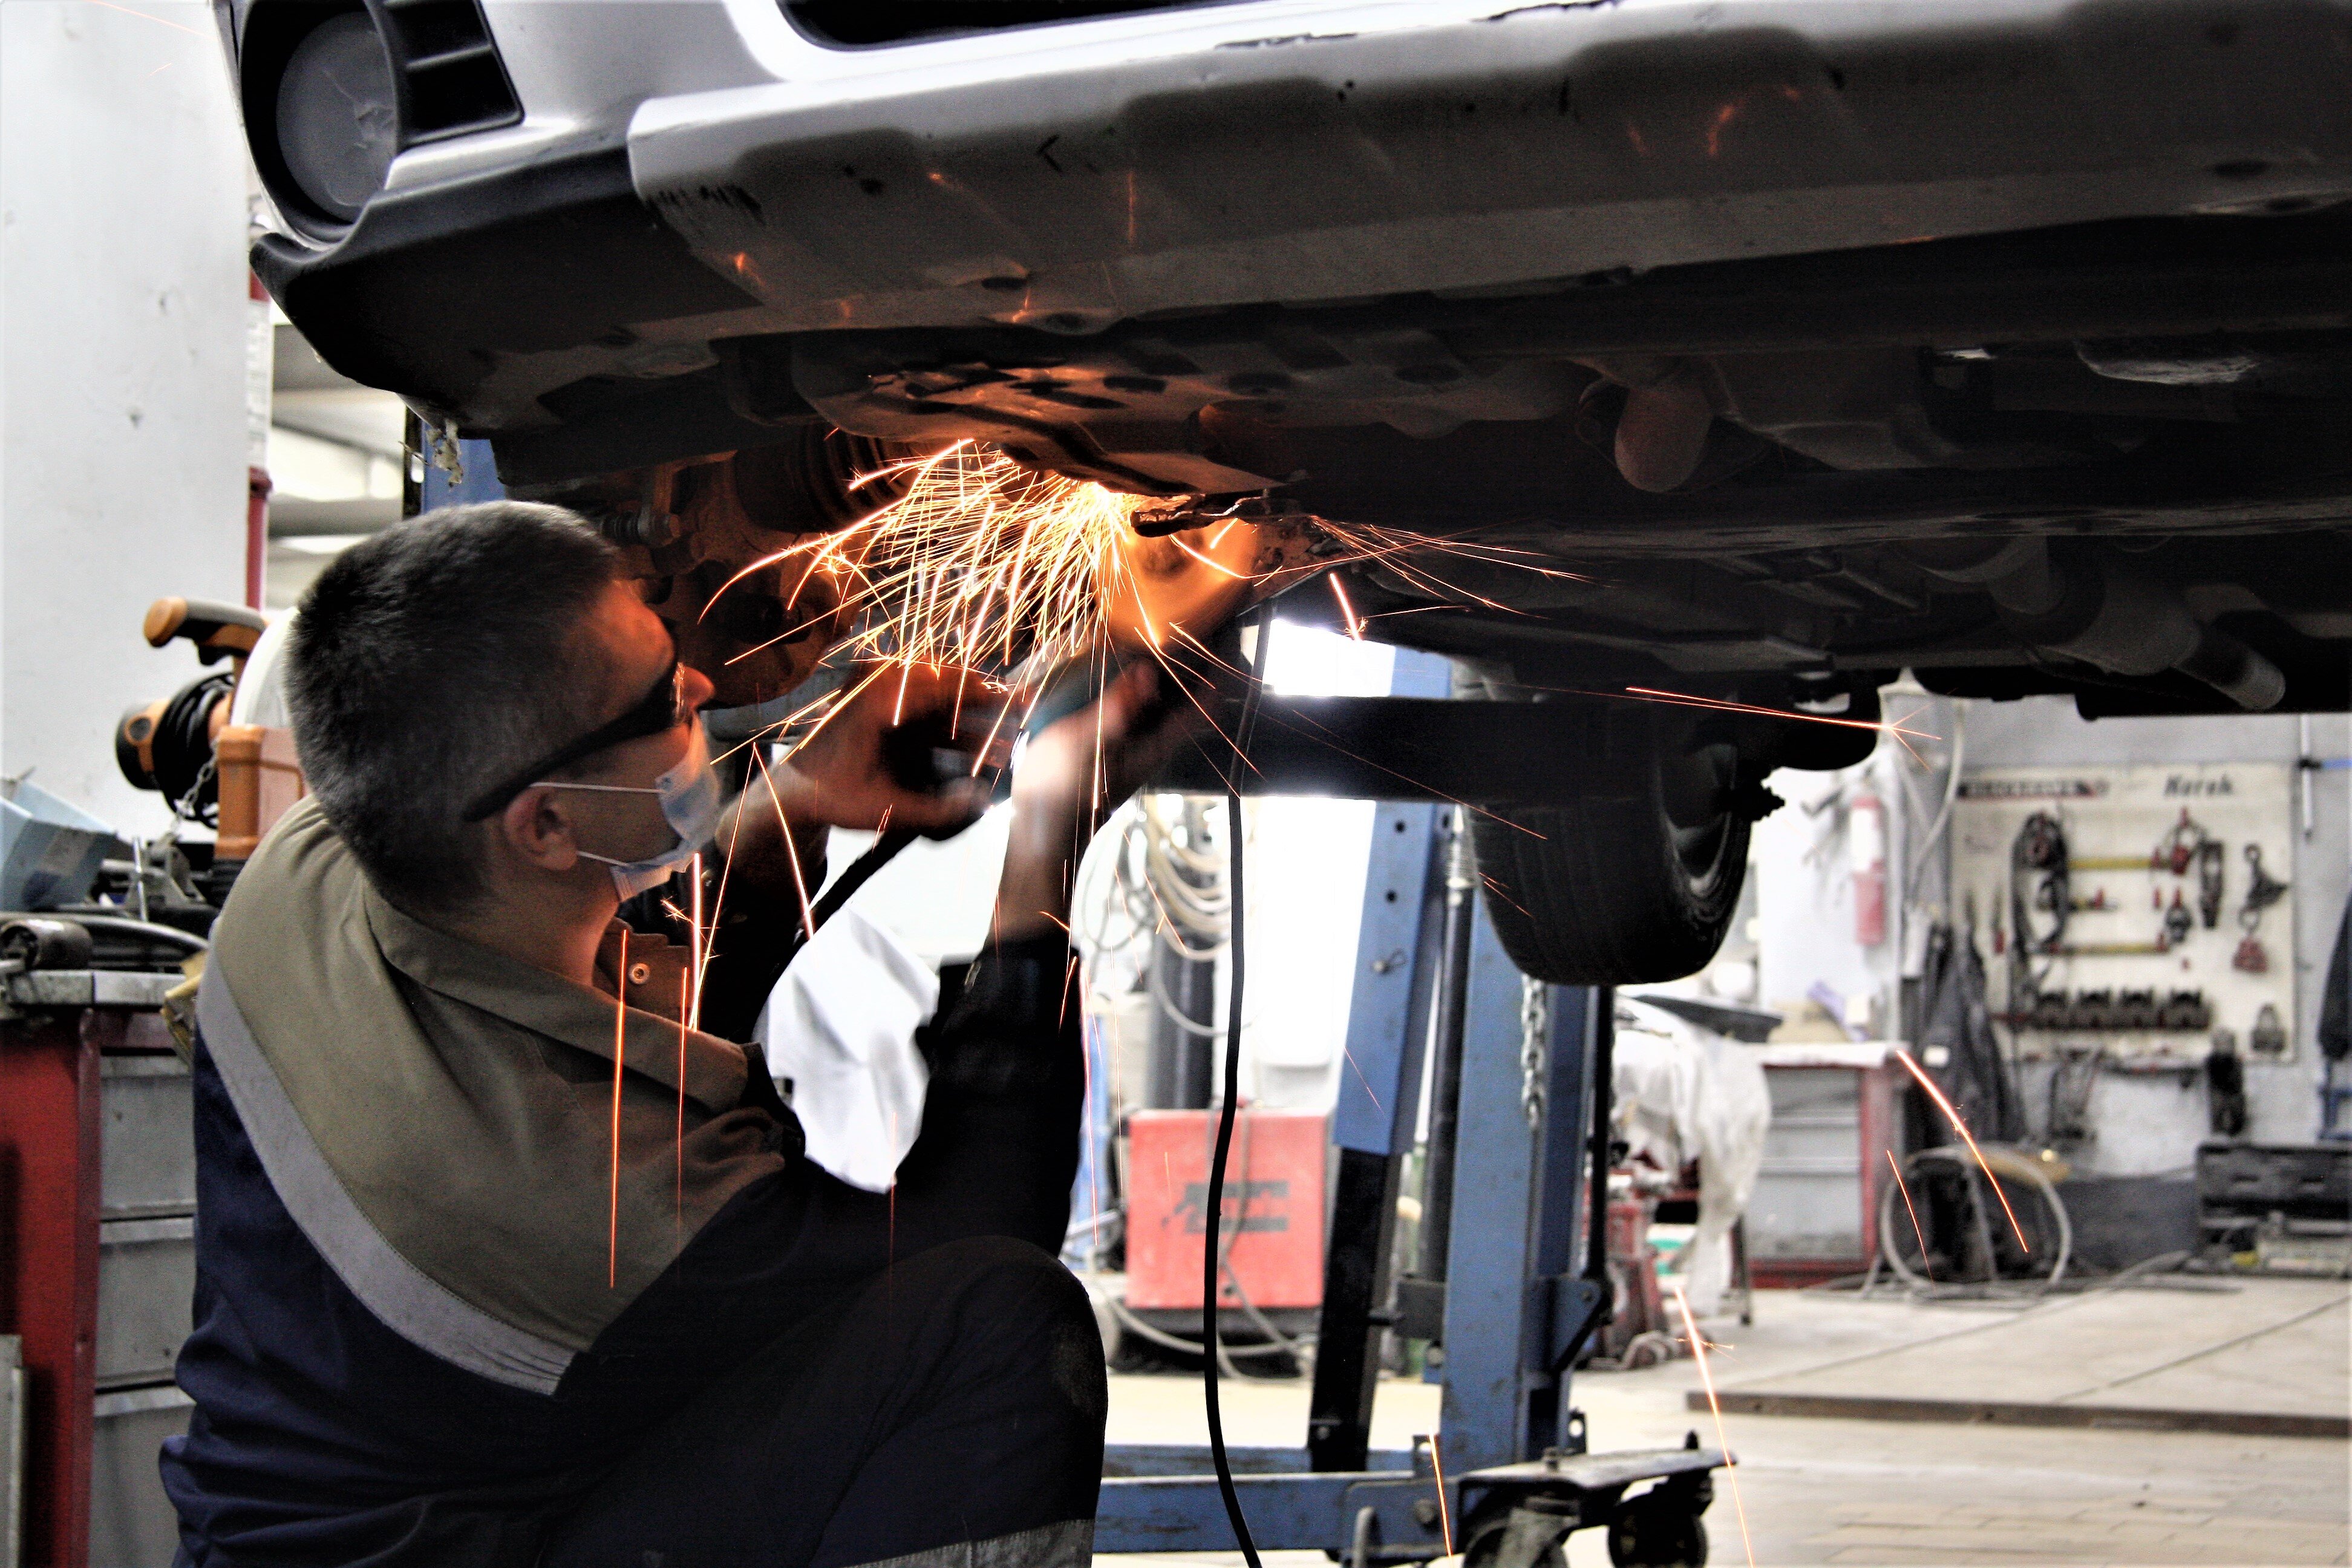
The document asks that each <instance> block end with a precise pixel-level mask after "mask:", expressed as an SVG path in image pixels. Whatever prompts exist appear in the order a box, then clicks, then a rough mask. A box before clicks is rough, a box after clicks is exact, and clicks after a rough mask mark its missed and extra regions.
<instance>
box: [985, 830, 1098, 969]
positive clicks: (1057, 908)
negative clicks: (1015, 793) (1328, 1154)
mask: <svg viewBox="0 0 2352 1568" xmlns="http://www.w3.org/2000/svg"><path fill="white" fill-rule="evenodd" d="M1086 838H1087V835H1085V834H1084V833H1082V831H1081V829H1080V828H1079V826H1078V825H1077V824H1076V822H1074V821H1072V820H1071V819H1070V818H1069V817H1068V816H1066V814H1064V813H1060V812H1056V811H1053V810H1050V809H1047V808H1044V807H1037V806H1029V805H1020V804H1017V803H1016V805H1014V807H1013V832H1012V836H1011V837H1010V839H1009V840H1008V841H1007V843H1006V844H1005V847H1004V871H1003V876H1002V877H1001V878H1000V879H999V880H998V882H997V887H996V919H995V921H994V923H993V925H992V927H991V934H992V937H993V939H994V940H995V941H997V942H1023V941H1026V940H1027V939H1029V938H1031V937H1036V936H1043V935H1045V933H1046V932H1048V931H1068V930H1069V929H1070V884H1071V882H1072V881H1074V880H1075V879H1076V877H1077V868H1078V861H1079V858H1081V857H1082V856H1083V855H1084V854H1085V853H1086Z"/></svg>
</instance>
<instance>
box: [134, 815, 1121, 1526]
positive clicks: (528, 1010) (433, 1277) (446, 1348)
mask: <svg viewBox="0 0 2352 1568" xmlns="http://www.w3.org/2000/svg"><path fill="white" fill-rule="evenodd" d="M1072 968H1073V966H1072V964H1071V963H1070V954H1069V950H1068V947H1067V945H1066V942H1064V941H1063V940H1062V939H1061V938H1060V937H1059V936H1058V935H1056V936H1055V937H1053V938H1051V939H1049V940H1047V939H1040V940H1032V941H1027V942H1014V943H1007V944H1004V945H1002V946H999V947H996V948H993V949H992V950H990V951H989V952H987V953H985V954H983V955H982V959H981V961H980V962H979V963H976V964H975V965H974V966H973V969H972V972H971V976H970V978H969V980H968V982H967V983H966V984H963V985H962V986H961V989H960V990H958V991H956V992H954V993H953V994H950V995H949V996H948V997H946V998H945V999H943V1001H942V1003H941V1007H940V1014H939V1015H938V1016H937V1017H936V1018H935V1019H934V1020H933V1022H932V1023H931V1024H930V1025H929V1026H927V1027H926V1029H925V1030H924V1032H923V1036H922V1037H921V1041H920V1043H921V1045H922V1047H923V1049H924V1051H925V1054H926V1055H927V1056H928V1058H929V1062H930V1070H931V1083H930V1089H929V1097H928V1100H927V1102H926V1107H925V1110H924V1115H923V1125H922V1131H921V1133H920V1135H919V1138H918V1139H917V1140H916V1142H915V1144H914V1147H913V1148H912V1150H911V1151H910V1152H908V1156H907V1158H906V1160H905V1161H904V1162H903V1163H901V1164H900V1166H899V1169H898V1187H897V1188H896V1189H895V1191H893V1192H891V1193H888V1194H875V1193H868V1192H864V1191H860V1190H859V1189H857V1188H855V1187H851V1186H849V1185H847V1184H844V1183H842V1182H840V1181H838V1180H836V1179H835V1178H834V1177H832V1176H831V1175H828V1174H827V1173H825V1172H824V1171H822V1170H820V1169H818V1168H817V1167H816V1166H814V1164H812V1163H810V1162H809V1161H808V1160H807V1159H805V1158H804V1157H803V1151H802V1139H801V1134H800V1128H799V1124H798V1123H797V1122H796V1121H794V1120H793V1115H792V1112H791V1111H790V1110H787V1109H786V1108H785V1106H784V1105H783V1104H782V1102H781V1100H779V1099H778V1097H777V1094H776V1092H775V1087H774V1085H773V1084H772V1082H771V1081H770V1079H769V1078H768V1076H767V1070H766V1068H765V1066H764V1064H763V1063H762V1061H761V1058H760V1055H759V1053H758V1051H757V1050H756V1049H748V1048H747V1047H742V1046H740V1045H737V1044H735V1043H733V1042H731V1041H729V1040H725V1039H721V1038H718V1037H714V1036H711V1035H708V1034H704V1033H702V1032H700V1031H698V1030H696V1029H691V1028H688V1027H687V1026H685V1025H684V1024H683V1023H682V1022H680V1021H679V1020H678V1019H677V1017H676V1016H674V1010H673V1016H663V1015H662V1014H661V1013H659V1012H656V1011H648V1010H644V1009H640V1008H639V1007H637V1006H635V1005H627V1006H623V1005H619V1004H618V1003H616V1001H615V998H614V996H613V995H611V994H606V993H604V992H602V991H598V990H594V989H591V988H589V987H586V986H583V985H580V984H575V983H573V982H572V981H570V980H567V979H565V978H563V977H562V976H560V975H557V974H554V973H550V972H548V971H544V970H541V969H537V968H534V967H532V966H530V965H529V964H525V963H520V962H518V961H516V960H513V959H510V958H507V957H504V956H502V955H500V954H498V953H495V952H490V951H488V950H487V949H485V948H481V947H478V946H476V945H474V944H472V943H469V942H463V941H460V940H458V939H457V938H455V937H451V936H449V935H447V934H446V933H444V932H442V931H437V930H436V929H434V928H433V927H431V926H428V925H425V924H424V923H423V922H421V921H416V920H414V919H412V918H410V917H409V916H407V915H405V914H404V913H402V912H401V911H400V910H396V909H394V907H393V906H392V905H391V904H390V903H388V902H386V901H385V900H384V899H383V897H382V896H381V895H380V894H378V893H377V892H376V891H375V889H373V886H372V885H371V884H370V883H369V881H368V879H367V877H366V876H365V874H364V873H363V872H362V870H361V868H360V867H359V865H358V862H357V861H356V859H355V858H353V857H352V854H351V852H350V850H349V849H348V848H347V847H345V846H344V844H343V842H342V840H341V838H340V837H338V836H337V835H336V833H335V832H334V830H333V828H332V827H331V826H330V825H329V824H328V822H327V820H326V818H325V817H324V816H323V815H321V814H320V812H319V810H318V809H317V807H316V805H315V804H314V803H312V802H307V801H306V802H305V803H303V804H302V805H299V806H298V807H297V808H296V809H295V810H294V811H292V812H290V813H289V814H288V816H287V817H286V818H285V820H284V821H283V822H281V823H280V825H279V826H278V828H277V830H276V831H275V832H274V833H273V834H272V835H271V836H270V837H269V839H268V841H267V842H266V843H265V844H264V845H263V846H262V847H261V848H260V850H259V851H258V852H257V854H256V855H255V857H254V858H253V859H252V861H251V863H250V864H248V866H247V868H246V870H245V872H244V873H243V875H242V876H241V877H240V878H239V879H238V881H237V885H236V891H235V893H234V894H233V895H232V897H231V898H230V900H229V901H228V905H227V907H226V909H225V910H223V911H222V914H221V918H220V921H219V923H218V926H217V928H216V930H215V940H214V947H213V952H212V955H211V961H210V963H209V965H208V967H207V969H206V973H205V979H204V982H203V984H202V987H201V989H200V991H199V993H198V997H197V1024H198V1030H197V1034H198V1039H197V1048H196V1053H195V1068H194V1088H195V1144H196V1162H197V1217H196V1295H195V1310H194V1324H195V1327H194V1333H192V1334H191V1335H190V1337H189V1339H188V1341H187V1343H186V1345H185V1346H184V1349H183V1350H182V1352H181V1354H180V1360H179V1367H178V1378H179V1383H180V1386H181V1387H182V1388H183V1389H184V1390H185V1391H186V1392H187V1393H188V1394H189V1395H190V1396H191V1397H192V1398H193V1399H194V1402H195V1409H194V1414H193V1417H192V1419H191V1421H190V1424H189V1429H188V1433H187V1435H186V1436H184V1437H183V1438H177V1439H174V1440H173V1441H172V1442H170V1443H169V1444H167V1445H166V1446H165V1450H164V1456H163V1479H164V1485H165V1488H166V1489H167V1490H168V1491H169V1492H170V1493H171V1496H172V1499H173V1502H174V1503H175V1504H176V1505H177V1507H178V1509H179V1513H180V1521H181V1537H182V1542H183V1549H184V1561H186V1562H188V1563H193V1564H194V1565H196V1568H220V1565H226V1564H243V1563H370V1564H375V1565H381V1568H394V1565H401V1564H408V1563H436V1564H454V1563H483V1564H492V1563H496V1564H505V1563H518V1564H522V1563H530V1561H531V1560H532V1557H533V1556H534V1555H535V1553H536V1551H537V1542H538V1540H539V1534H540V1530H541V1524H542V1522H543V1521H546V1520H548V1519H549V1518H551V1517H552V1516H554V1515H555V1514H557V1513H560V1512H561V1511H562V1509H563V1508H564V1507H566V1506H567V1505H568V1504H569V1503H570V1502H571V1501H572V1500H574V1499H576V1498H578V1497H579V1496H580V1495H581V1493H582V1492H583V1489H585V1488H587V1487H589V1486H593V1483H594V1480H595V1479H596V1478H597V1476H598V1475H599V1474H600V1473H601V1472H602V1471H603V1470H604V1468H608V1467H609V1466H611V1465H612V1464H614V1462H615V1461H616V1460H617V1459H618V1458H620V1457H621V1456H623V1455H624V1454H625V1453H626V1452H627V1451H628V1449H629V1447H631V1445H632V1444H633V1442H634V1441H635V1439H636V1438H637V1437H638V1436H640V1435H642V1434H643V1433H644V1432H646V1429H647V1428H648V1427H650V1426H652V1425H653V1424H654V1423H656V1422H657V1421H659V1420H660V1419H661V1418H662V1417H663V1416H665V1415H668V1414H669V1413H671V1412H673V1411H675V1410H676V1409H677V1408H678V1407H679V1406H680V1405H683V1404H684V1403H685V1402H686V1401H687V1400H688V1399H690V1398H692V1397H693V1395H694V1394H696V1393H697V1392H698V1390H699V1389H701V1388H702V1387H704V1386H705V1385H707V1384H709V1383H710V1382H711V1380H713V1379H714V1378H717V1377H719V1376H720V1375H722V1374H724V1373H726V1371H727V1370H728V1369H729V1368H730V1366H732V1365H734V1364H736V1363H739V1362H740V1361H741V1360H743V1359H744V1358H745V1357H747V1356H749V1355H750V1354H751V1352H754V1351H755V1350H757V1349H758V1348H759V1347H760V1346H761V1345H762V1344H764V1343H766V1342H769V1341H770V1340H772V1339H773V1338H775V1337H776V1336H777V1335H778V1334H780V1333H782V1332H784V1331H788V1330H791V1329H793V1328H794V1327H795V1326H797V1325H802V1324H804V1323H806V1322H807V1321H810V1319H811V1318H812V1316H813V1315H814V1314H819V1313H823V1312H825V1311H827V1310H836V1308H837V1304H838V1303H840V1302H841V1301H842V1300H844V1299H845V1297H846V1296H847V1295H848V1294H849V1293H850V1292H852V1291H853V1290H855V1289H856V1288H857V1287H858V1286H859V1285H860V1284H862V1283H863V1282H864V1281H866V1280H867V1279H871V1278H872V1277H873V1276H874V1275H876V1274H877V1273H878V1272H879V1271H881V1270H882V1269H884V1268H887V1267H888V1266H889V1264H890V1262H891V1260H892V1259H893V1258H894V1257H906V1256H908V1255H910V1254H912V1253H914V1252H916V1251H919V1250H921V1249H922V1248H924V1247H930V1246H934V1245H936V1244H938V1243H940V1242H942V1241H947V1240H951V1239H955V1238H958V1237H967V1236H980V1235H1001V1236H1013V1237H1022V1238H1024V1239H1027V1240H1030V1241H1033V1242H1034V1243H1036V1244H1037V1245H1038V1246H1040V1247H1045V1248H1047V1249H1048V1250H1055V1251H1058V1249H1059V1247H1060V1245H1061V1242H1062V1238H1063V1234H1064V1231H1065V1229H1066V1226H1067V1223H1068V1214H1069V1209H1068V1205H1069V1192H1070V1184H1071V1180H1072V1176H1073V1174H1074V1173H1075V1170H1076V1160H1077V1138H1076V1132H1077V1120H1078V1111H1079V1100H1080V1096H1081V1093H1082V1089H1083V1078H1084V1068H1083V1064H1082V1060H1081V1057H1080V1047H1079V1046H1078V1043H1077V1036H1076V1028H1077V1019H1076V1013H1077V1009H1076V1005H1074V1004H1072V1003H1070V1002H1069V1000H1068V998H1067V997H1066V987H1067V986H1068V984H1069V976H1070V973H1071V971H1072ZM646 1000H647V1001H648V1003H654V1002H658V1001H659V1000H660V998H659V997H657V996H651V997H647V998H646Z"/></svg>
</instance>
